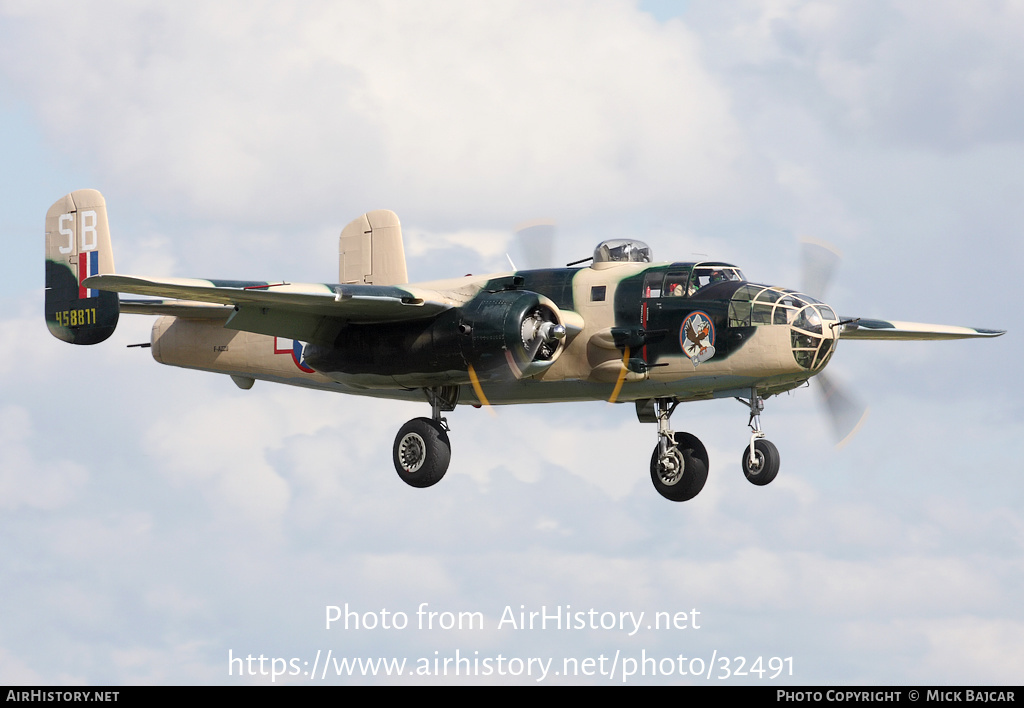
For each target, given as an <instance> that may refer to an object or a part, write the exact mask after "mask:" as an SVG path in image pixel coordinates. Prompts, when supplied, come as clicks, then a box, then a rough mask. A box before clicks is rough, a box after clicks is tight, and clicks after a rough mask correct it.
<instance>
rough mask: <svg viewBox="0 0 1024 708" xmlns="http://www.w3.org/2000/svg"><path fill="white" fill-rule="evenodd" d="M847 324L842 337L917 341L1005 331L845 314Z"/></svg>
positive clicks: (982, 335)
mask: <svg viewBox="0 0 1024 708" xmlns="http://www.w3.org/2000/svg"><path fill="white" fill-rule="evenodd" d="M843 320H844V321H845V324H844V325H843V328H842V329H841V330H839V336H840V337H841V338H842V339H888V340H897V341H914V340H926V339H970V338H974V337H998V336H1000V335H1003V334H1006V331H1005V330H999V329H976V328H974V327H957V326H955V325H937V324H924V323H921V322H897V321H895V320H892V321H889V320H869V319H866V318H861V319H853V318H846V317H844V318H843Z"/></svg>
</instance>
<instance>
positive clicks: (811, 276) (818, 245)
mask: <svg viewBox="0 0 1024 708" xmlns="http://www.w3.org/2000/svg"><path fill="white" fill-rule="evenodd" d="M842 257H843V254H842V253H840V252H839V250H838V249H837V248H836V247H835V246H833V245H832V244H829V243H826V242H824V241H818V240H815V239H803V240H802V241H801V242H800V268H801V284H800V288H801V290H802V291H803V292H804V293H807V294H808V295H810V296H811V297H813V298H815V299H818V300H821V301H822V302H824V300H825V294H826V293H827V292H828V288H829V285H831V284H832V276H834V275H835V272H836V268H837V267H838V266H839V261H840V260H842Z"/></svg>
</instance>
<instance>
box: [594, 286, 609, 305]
mask: <svg viewBox="0 0 1024 708" xmlns="http://www.w3.org/2000/svg"><path fill="white" fill-rule="evenodd" d="M606 292H608V286H606V285H595V286H594V287H592V288H590V301H591V302H604V296H605V293H606Z"/></svg>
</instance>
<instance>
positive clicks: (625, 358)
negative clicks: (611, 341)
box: [608, 345, 629, 403]
mask: <svg viewBox="0 0 1024 708" xmlns="http://www.w3.org/2000/svg"><path fill="white" fill-rule="evenodd" d="M628 373H629V345H627V346H626V347H625V349H624V351H623V353H622V369H621V370H620V371H619V380H618V381H616V382H615V388H613V389H612V395H611V396H610V397H609V398H608V402H609V403H615V401H616V400H618V398H619V391H621V390H622V384H623V383H625V381H626V374H628Z"/></svg>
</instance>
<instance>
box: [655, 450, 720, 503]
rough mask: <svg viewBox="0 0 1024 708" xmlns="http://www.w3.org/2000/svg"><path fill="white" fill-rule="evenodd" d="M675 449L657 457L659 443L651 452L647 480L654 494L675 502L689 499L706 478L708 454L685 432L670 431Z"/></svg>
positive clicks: (698, 489)
mask: <svg viewBox="0 0 1024 708" xmlns="http://www.w3.org/2000/svg"><path fill="white" fill-rule="evenodd" d="M673 439H674V440H675V443H676V447H675V449H674V450H673V449H670V450H669V455H668V458H667V459H666V460H661V459H660V457H661V446H660V445H657V446H655V448H654V454H653V455H651V481H652V482H654V488H655V489H657V490H658V494H660V495H661V496H663V497H665V498H666V499H671V500H672V501H676V502H684V501H689V500H690V499H693V498H694V497H695V496H697V495H698V494H700V490H702V489H703V488H704V483H705V482H707V481H708V453H707V450H705V449H704V445H703V444H702V443H701V441H700V440H698V439H697V438H696V437H695V436H693V435H690V434H689V433H674V434H673Z"/></svg>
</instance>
